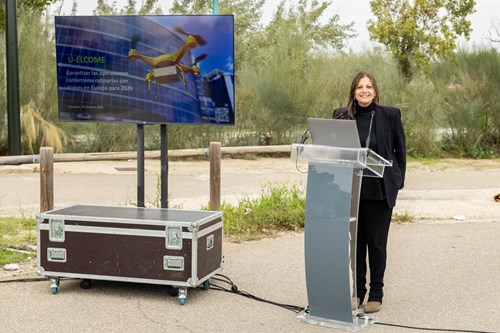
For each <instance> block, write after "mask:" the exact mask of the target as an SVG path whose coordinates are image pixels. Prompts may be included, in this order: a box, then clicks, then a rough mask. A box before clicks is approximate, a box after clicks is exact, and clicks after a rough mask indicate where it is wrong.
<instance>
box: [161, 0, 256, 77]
mask: <svg viewBox="0 0 500 333" xmlns="http://www.w3.org/2000/svg"><path fill="white" fill-rule="evenodd" d="M264 3H265V0H220V1H219V14H220V15H224V14H233V15H234V35H235V41H234V43H235V58H236V59H238V61H237V62H235V66H236V68H238V67H239V66H240V64H241V63H243V62H244V61H245V60H246V59H249V58H251V57H252V56H253V55H254V53H255V51H256V50H255V43H254V36H255V34H256V33H258V32H259V31H261V30H262V27H261V23H260V21H261V18H262V7H263V6H264ZM170 12H171V13H172V14H184V15H187V14H198V15H200V14H204V15H210V14H212V1H209V0H175V1H174V3H173V4H172V7H171V8H170Z"/></svg>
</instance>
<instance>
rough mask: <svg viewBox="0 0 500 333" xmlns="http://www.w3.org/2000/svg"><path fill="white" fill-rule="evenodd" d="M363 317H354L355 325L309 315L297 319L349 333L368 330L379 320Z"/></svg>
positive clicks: (302, 315) (305, 314) (299, 316)
mask: <svg viewBox="0 0 500 333" xmlns="http://www.w3.org/2000/svg"><path fill="white" fill-rule="evenodd" d="M359 315H363V316H362V317H358V316H356V315H353V317H352V319H353V323H346V322H342V321H337V320H331V319H327V318H321V317H315V316H311V315H310V314H308V313H304V314H300V315H298V316H297V317H296V318H297V319H298V320H299V321H300V322H303V323H307V324H311V325H317V326H322V327H328V328H335V329H339V330H344V331H349V332H359V331H361V330H362V329H364V328H367V327H368V326H370V325H373V324H375V322H376V321H377V318H375V317H371V316H367V315H364V314H359Z"/></svg>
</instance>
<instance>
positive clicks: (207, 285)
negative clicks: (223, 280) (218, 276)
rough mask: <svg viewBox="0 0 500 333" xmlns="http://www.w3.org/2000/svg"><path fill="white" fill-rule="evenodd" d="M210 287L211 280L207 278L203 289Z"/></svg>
mask: <svg viewBox="0 0 500 333" xmlns="http://www.w3.org/2000/svg"><path fill="white" fill-rule="evenodd" d="M209 288H210V280H209V279H207V280H205V281H203V290H208V289H209Z"/></svg>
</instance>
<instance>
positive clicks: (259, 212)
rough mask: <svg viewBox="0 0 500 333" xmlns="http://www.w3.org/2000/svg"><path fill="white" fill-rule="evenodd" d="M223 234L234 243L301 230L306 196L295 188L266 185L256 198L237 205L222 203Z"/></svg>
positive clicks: (278, 184)
mask: <svg viewBox="0 0 500 333" xmlns="http://www.w3.org/2000/svg"><path fill="white" fill-rule="evenodd" d="M221 210H222V211H223V212H224V232H225V234H227V235H229V236H232V237H233V238H236V239H254V238H260V237H262V236H269V235H273V234H275V233H276V232H280V231H298V230H302V229H303V228H304V216H305V193H304V192H303V191H302V190H301V189H299V188H298V187H297V186H291V187H287V186H286V184H283V183H277V182H274V183H272V182H268V183H267V184H265V185H264V186H263V189H262V195H261V196H260V197H259V198H255V199H252V198H249V197H247V198H244V199H243V200H241V201H239V202H238V203H237V204H236V205H233V204H230V203H226V202H224V203H223V204H222V205H221Z"/></svg>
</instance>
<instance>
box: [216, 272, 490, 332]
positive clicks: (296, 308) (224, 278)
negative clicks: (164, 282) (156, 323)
mask: <svg viewBox="0 0 500 333" xmlns="http://www.w3.org/2000/svg"><path fill="white" fill-rule="evenodd" d="M215 276H219V277H221V278H217V277H212V278H211V279H212V280H215V281H220V282H223V283H226V284H228V285H230V286H231V289H227V288H223V287H221V286H217V285H214V284H211V286H210V288H211V289H214V290H220V291H225V292H229V293H233V294H237V295H241V296H245V297H248V298H250V299H253V300H256V301H259V302H264V303H268V304H272V305H277V306H280V307H282V308H285V309H287V310H290V311H293V312H295V313H300V312H302V311H304V310H305V309H306V308H307V307H300V306H297V305H289V304H281V303H276V302H272V301H269V300H266V299H263V298H260V297H256V296H254V295H251V294H250V293H247V292H245V291H240V290H239V289H238V287H237V286H236V285H235V284H234V283H233V281H231V279H230V278H228V277H227V276H225V275H222V274H216V275H215ZM375 324H376V325H383V326H392V327H399V328H408V329H414V330H422V331H434V332H459V333H494V332H486V331H469V330H453V329H446V328H442V329H440V328H425V327H415V326H405V325H397V324H388V323H382V322H375Z"/></svg>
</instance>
